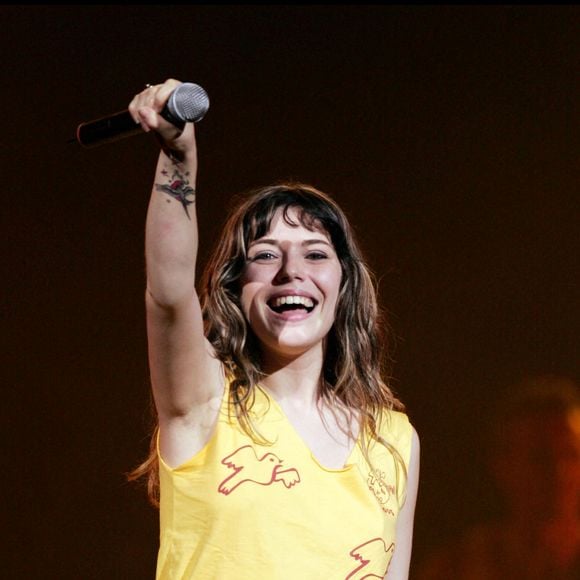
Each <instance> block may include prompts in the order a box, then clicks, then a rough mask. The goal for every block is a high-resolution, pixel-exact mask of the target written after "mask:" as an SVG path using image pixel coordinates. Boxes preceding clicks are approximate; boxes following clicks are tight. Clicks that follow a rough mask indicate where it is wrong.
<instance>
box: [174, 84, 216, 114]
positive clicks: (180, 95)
mask: <svg viewBox="0 0 580 580" xmlns="http://www.w3.org/2000/svg"><path fill="white" fill-rule="evenodd" d="M167 109H168V110H169V112H170V113H171V114H172V115H173V116H174V117H176V118H177V119H178V120H179V121H183V122H186V123H187V122H194V123H196V122H197V121H201V120H202V119H203V117H204V115H205V114H206V113H207V110H208V109H209V97H208V96H207V93H206V92H205V91H204V90H203V89H202V88H201V87H200V86H199V85H196V84H195V83H183V84H181V85H179V86H178V87H177V88H176V89H175V90H174V91H173V93H171V96H170V97H169V101H168V102H167Z"/></svg>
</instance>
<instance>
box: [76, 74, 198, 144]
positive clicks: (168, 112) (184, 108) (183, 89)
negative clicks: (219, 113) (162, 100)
mask: <svg viewBox="0 0 580 580" xmlns="http://www.w3.org/2000/svg"><path fill="white" fill-rule="evenodd" d="M208 109H209V98H208V96H207V93H206V92H205V91H204V89H202V88H201V87H200V86H199V85H196V84H194V83H183V84H181V85H179V86H178V87H177V88H176V89H175V90H174V91H173V92H172V93H171V95H170V97H169V100H168V101H167V104H166V105H165V107H164V109H163V111H161V113H160V114H161V116H162V117H163V118H164V119H166V120H167V121H169V122H170V123H173V124H174V125H175V126H176V127H179V128H183V126H184V124H185V123H190V122H193V123H197V122H198V121H201V120H202V119H203V117H204V116H205V114H206V113H207V110H208ZM140 133H143V130H142V129H141V126H140V125H139V124H138V123H135V121H133V117H131V115H130V113H129V111H120V112H119V113H114V114H113V115H109V116H107V117H102V118H101V119H95V120H94V121H87V122H86V123H81V124H80V125H79V126H78V127H77V133H76V140H77V141H78V142H79V143H80V144H81V145H83V146H84V147H95V146H97V145H102V144H104V143H111V142H113V141H118V140H119V139H125V138H126V137H131V136H132V135H138V134H140Z"/></svg>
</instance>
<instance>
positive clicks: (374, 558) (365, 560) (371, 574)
mask: <svg viewBox="0 0 580 580" xmlns="http://www.w3.org/2000/svg"><path fill="white" fill-rule="evenodd" d="M394 550H395V544H393V543H391V545H390V546H389V547H388V548H387V545H386V544H385V541H384V540H383V539H382V538H374V539H373V540H369V541H368V542H365V543H364V544H360V546H357V547H356V548H353V549H352V550H351V551H350V555H351V556H352V557H353V558H354V559H355V560H356V561H357V562H360V565H359V566H357V567H356V568H355V569H354V570H353V571H352V572H351V573H350V574H349V575H348V576H347V577H346V578H345V579H344V580H363V578H384V577H385V574H386V573H387V569H388V568H389V563H390V562H391V557H392V555H393V552H394ZM385 554H387V558H386V562H387V563H386V564H385Z"/></svg>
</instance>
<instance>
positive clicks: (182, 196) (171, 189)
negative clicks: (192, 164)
mask: <svg viewBox="0 0 580 580" xmlns="http://www.w3.org/2000/svg"><path fill="white" fill-rule="evenodd" d="M162 174H163V175H165V176H166V177H167V178H168V181H169V183H168V184H164V185H161V184H159V183H156V184H155V189H157V191H161V192H163V193H166V194H167V195H170V196H171V197H173V198H174V199H176V200H177V201H179V202H180V203H181V205H182V206H183V209H184V210H185V214H186V215H187V219H189V220H191V216H190V215H189V210H188V209H187V206H188V205H191V204H192V203H195V189H193V187H191V186H190V185H189V180H188V176H189V172H187V173H186V174H185V175H182V174H181V173H180V172H179V171H177V169H175V170H174V171H173V174H172V175H169V172H168V171H167V170H165V169H164V170H163V171H162ZM188 198H189V199H188Z"/></svg>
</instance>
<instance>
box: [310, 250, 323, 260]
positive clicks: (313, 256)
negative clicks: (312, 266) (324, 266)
mask: <svg viewBox="0 0 580 580" xmlns="http://www.w3.org/2000/svg"><path fill="white" fill-rule="evenodd" d="M306 258H308V259H309V260H325V259H326V258H328V256H327V255H326V254H325V253H324V252H321V251H320V250H314V251H312V252H308V254H306Z"/></svg>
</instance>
